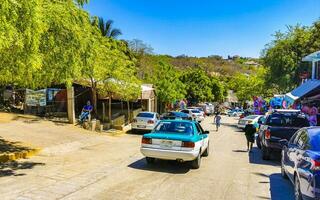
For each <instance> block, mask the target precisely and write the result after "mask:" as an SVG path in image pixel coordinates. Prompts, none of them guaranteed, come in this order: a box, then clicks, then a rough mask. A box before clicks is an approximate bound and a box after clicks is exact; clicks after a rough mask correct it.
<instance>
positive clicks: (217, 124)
mask: <svg viewBox="0 0 320 200" xmlns="http://www.w3.org/2000/svg"><path fill="white" fill-rule="evenodd" d="M213 123H215V124H216V131H217V132H218V130H219V127H220V125H221V116H220V113H219V112H217V114H216V116H214V120H213Z"/></svg>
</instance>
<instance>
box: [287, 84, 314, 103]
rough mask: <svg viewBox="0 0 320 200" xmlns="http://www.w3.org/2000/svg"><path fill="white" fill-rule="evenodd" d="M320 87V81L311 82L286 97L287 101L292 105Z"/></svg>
mask: <svg viewBox="0 0 320 200" xmlns="http://www.w3.org/2000/svg"><path fill="white" fill-rule="evenodd" d="M319 87H320V80H309V81H307V82H305V83H303V84H302V85H300V86H299V87H297V88H296V89H294V90H292V91H291V92H289V93H287V94H286V95H285V100H286V101H287V102H289V103H290V104H292V103H293V102H294V101H296V100H298V99H300V98H301V97H303V96H305V95H307V94H308V93H310V92H311V91H313V90H315V89H317V88H319Z"/></svg>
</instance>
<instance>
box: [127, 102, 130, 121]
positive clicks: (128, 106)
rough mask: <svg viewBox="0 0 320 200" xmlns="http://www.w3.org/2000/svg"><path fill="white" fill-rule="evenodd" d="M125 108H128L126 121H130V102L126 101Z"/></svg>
mask: <svg viewBox="0 0 320 200" xmlns="http://www.w3.org/2000/svg"><path fill="white" fill-rule="evenodd" d="M127 108H128V123H129V122H130V120H131V119H130V102H129V101H127Z"/></svg>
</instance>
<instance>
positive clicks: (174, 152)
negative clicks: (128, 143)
mask: <svg viewBox="0 0 320 200" xmlns="http://www.w3.org/2000/svg"><path fill="white" fill-rule="evenodd" d="M208 134H209V131H204V130H203V129H202V127H201V125H200V124H199V123H198V122H196V121H186V120H162V121H160V122H159V123H158V125H157V126H156V127H155V128H154V130H153V131H152V132H151V133H149V134H145V135H143V137H142V141H141V149H140V151H141V153H142V154H143V155H144V156H145V157H146V161H147V163H153V162H154V160H155V159H164V160H177V161H180V162H184V161H188V162H190V163H191V166H192V167H193V168H195V169H198V168H199V167H200V164H201V156H208V155H209V137H208Z"/></svg>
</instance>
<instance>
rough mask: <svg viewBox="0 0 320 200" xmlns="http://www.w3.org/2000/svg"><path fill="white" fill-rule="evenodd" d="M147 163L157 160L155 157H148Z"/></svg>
mask: <svg viewBox="0 0 320 200" xmlns="http://www.w3.org/2000/svg"><path fill="white" fill-rule="evenodd" d="M146 161H147V164H152V163H154V161H155V158H151V157H146Z"/></svg>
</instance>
